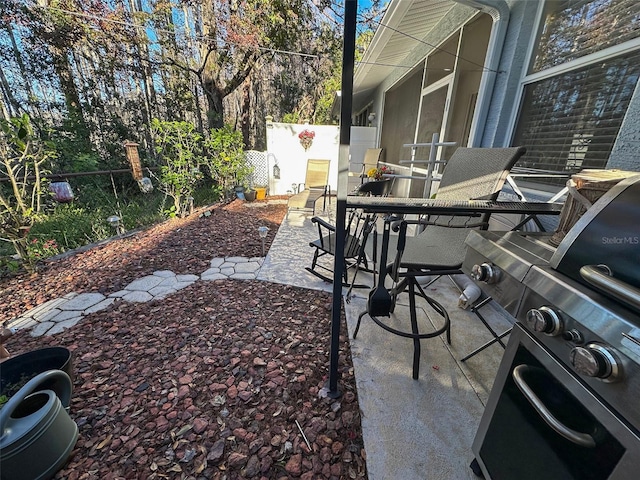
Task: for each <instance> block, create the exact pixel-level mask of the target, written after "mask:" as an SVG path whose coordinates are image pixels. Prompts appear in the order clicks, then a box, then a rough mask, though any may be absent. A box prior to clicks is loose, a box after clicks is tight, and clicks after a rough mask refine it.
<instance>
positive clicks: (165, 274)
mask: <svg viewBox="0 0 640 480" xmlns="http://www.w3.org/2000/svg"><path fill="white" fill-rule="evenodd" d="M153 275H154V276H156V277H160V278H169V277H175V276H176V274H175V273H173V272H172V271H171V270H158V271H156V272H153Z"/></svg>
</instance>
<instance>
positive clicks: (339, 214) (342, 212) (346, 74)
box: [328, 0, 358, 398]
mask: <svg viewBox="0 0 640 480" xmlns="http://www.w3.org/2000/svg"><path fill="white" fill-rule="evenodd" d="M357 10H358V1H357V0H346V2H345V7H344V45H343V50H342V95H341V103H340V150H339V155H338V199H337V202H336V250H335V251H336V254H335V256H334V266H333V305H332V307H333V308H332V309H331V350H330V365H329V389H328V390H329V391H328V396H329V397H331V398H338V397H340V395H342V392H341V391H340V389H339V388H338V361H339V353H340V312H341V310H342V275H343V273H344V243H345V217H346V213H347V183H348V175H349V173H348V172H349V145H350V143H351V107H352V102H353V70H354V60H355V47H356V14H357Z"/></svg>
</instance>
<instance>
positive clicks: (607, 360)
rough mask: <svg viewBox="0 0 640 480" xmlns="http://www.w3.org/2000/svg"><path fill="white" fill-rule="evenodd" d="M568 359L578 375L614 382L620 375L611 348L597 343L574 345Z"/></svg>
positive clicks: (617, 363)
mask: <svg viewBox="0 0 640 480" xmlns="http://www.w3.org/2000/svg"><path fill="white" fill-rule="evenodd" d="M569 361H570V362H571V365H573V367H574V368H575V369H576V372H578V373H579V374H580V375H584V376H586V377H593V378H600V379H602V380H604V381H607V382H615V381H616V380H619V379H620V377H621V374H622V372H621V368H620V364H619V362H618V360H617V359H616V357H615V356H614V354H613V353H612V352H611V350H610V349H609V348H607V347H605V346H603V345H599V344H597V343H589V344H587V345H585V346H584V347H575V348H573V350H571V353H570V354H569Z"/></svg>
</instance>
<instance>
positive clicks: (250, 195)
mask: <svg viewBox="0 0 640 480" xmlns="http://www.w3.org/2000/svg"><path fill="white" fill-rule="evenodd" d="M256 193H257V192H256V190H254V189H253V188H251V187H249V188H247V189H246V190H245V191H244V198H245V200H246V201H247V202H253V201H254V200H255V199H256Z"/></svg>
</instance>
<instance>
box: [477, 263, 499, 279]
mask: <svg viewBox="0 0 640 480" xmlns="http://www.w3.org/2000/svg"><path fill="white" fill-rule="evenodd" d="M471 278H473V279H474V280H476V281H478V282H484V283H498V281H499V280H500V269H499V268H498V267H496V266H495V265H494V264H492V263H487V262H485V263H483V264H482V265H474V266H473V267H471Z"/></svg>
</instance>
